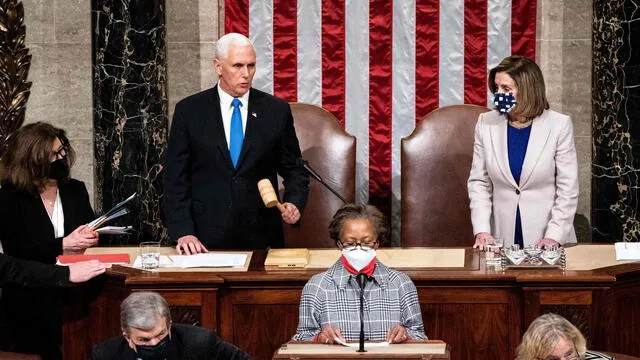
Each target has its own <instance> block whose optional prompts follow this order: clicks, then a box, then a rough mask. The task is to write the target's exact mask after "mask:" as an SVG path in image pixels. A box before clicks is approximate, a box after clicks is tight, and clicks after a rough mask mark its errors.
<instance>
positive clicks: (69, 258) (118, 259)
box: [58, 254, 130, 265]
mask: <svg viewBox="0 0 640 360" xmlns="http://www.w3.org/2000/svg"><path fill="white" fill-rule="evenodd" d="M89 260H99V261H101V262H103V263H108V264H124V265H127V264H129V262H130V258H129V254H95V255H60V256H58V264H59V265H70V264H73V263H77V262H81V261H89Z"/></svg>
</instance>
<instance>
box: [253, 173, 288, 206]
mask: <svg viewBox="0 0 640 360" xmlns="http://www.w3.org/2000/svg"><path fill="white" fill-rule="evenodd" d="M258 191H259V192H260V196H261V197H262V201H264V206H266V207H268V208H272V207H274V206H276V207H278V210H280V212H281V213H283V212H284V205H282V204H280V202H279V201H278V197H277V196H276V191H275V190H274V189H273V185H271V181H269V179H262V180H260V181H258Z"/></svg>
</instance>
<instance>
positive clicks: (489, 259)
mask: <svg viewBox="0 0 640 360" xmlns="http://www.w3.org/2000/svg"><path fill="white" fill-rule="evenodd" d="M503 245H504V240H502V238H500V237H495V236H494V237H493V240H491V241H488V242H487V244H486V245H485V248H486V250H485V253H484V259H485V260H486V263H487V265H493V266H495V265H500V262H501V260H502V255H501V254H500V250H501V249H502V246H503Z"/></svg>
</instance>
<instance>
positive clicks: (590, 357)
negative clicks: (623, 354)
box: [584, 350, 614, 360]
mask: <svg viewBox="0 0 640 360" xmlns="http://www.w3.org/2000/svg"><path fill="white" fill-rule="evenodd" d="M584 360H614V359H613V358H612V357H611V356H607V355H605V354H601V353H599V352H595V351H588V350H587V352H586V354H584Z"/></svg>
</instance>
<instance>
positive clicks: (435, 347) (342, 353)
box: [273, 340, 450, 360]
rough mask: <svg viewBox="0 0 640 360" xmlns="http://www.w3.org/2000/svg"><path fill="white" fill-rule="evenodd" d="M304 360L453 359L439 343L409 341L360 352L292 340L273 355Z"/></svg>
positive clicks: (285, 359)
mask: <svg viewBox="0 0 640 360" xmlns="http://www.w3.org/2000/svg"><path fill="white" fill-rule="evenodd" d="M304 359H332V360H352V359H396V360H400V359H406V360H409V359H423V360H436V359H438V360H440V359H443V360H444V359H447V360H448V359H450V355H449V346H448V345H447V344H446V343H445V342H444V341H440V340H427V341H407V342H405V343H402V344H391V345H389V346H385V347H373V348H369V349H367V352H364V353H359V352H357V349H356V348H352V347H346V346H341V345H326V344H318V343H313V342H297V341H291V342H288V343H286V344H283V345H282V346H281V347H280V348H279V349H278V350H276V352H275V353H274V354H273V360H304Z"/></svg>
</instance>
